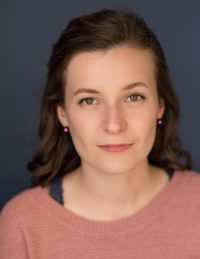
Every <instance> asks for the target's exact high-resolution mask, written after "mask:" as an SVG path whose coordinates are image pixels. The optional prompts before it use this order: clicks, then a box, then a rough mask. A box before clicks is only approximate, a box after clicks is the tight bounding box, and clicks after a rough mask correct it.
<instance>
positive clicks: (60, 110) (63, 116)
mask: <svg viewBox="0 0 200 259" xmlns="http://www.w3.org/2000/svg"><path fill="white" fill-rule="evenodd" d="M56 109H57V116H58V120H59V121H60V123H61V124H62V126H63V127H67V126H68V119H67V113H66V111H65V109H64V107H63V106H61V105H58V106H57V108H56Z"/></svg>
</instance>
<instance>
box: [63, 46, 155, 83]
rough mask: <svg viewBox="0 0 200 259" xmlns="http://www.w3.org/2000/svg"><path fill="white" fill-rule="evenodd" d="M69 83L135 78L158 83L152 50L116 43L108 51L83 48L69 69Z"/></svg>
mask: <svg viewBox="0 0 200 259" xmlns="http://www.w3.org/2000/svg"><path fill="white" fill-rule="evenodd" d="M65 77H66V85H67V86H68V87H69V88H71V87H73V88H74V87H78V86H87V87H93V86H97V87H98V86H99V87H100V86H102V85H107V86H108V85H109V86H111V85H115V86H116V85H125V84H128V83H133V81H135V82H136V81H145V82H146V83H148V84H153V83H155V65H154V60H153V53H152V52H151V50H143V49H138V48H131V47H127V46H121V47H115V48H112V49H109V50H106V51H91V52H83V53H79V54H77V55H75V56H74V57H73V58H72V59H71V60H70V62H69V64H68V66H67V68H66V71H65Z"/></svg>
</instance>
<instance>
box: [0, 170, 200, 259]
mask: <svg viewBox="0 0 200 259" xmlns="http://www.w3.org/2000/svg"><path fill="white" fill-rule="evenodd" d="M0 215H1V216H0V258H1V259H18V258H19V259H23V258H34V259H40V258H41V259H46V258H47V259H55V258H56V259H104V258H105V259H111V258H112V259H113V258H115V259H133V258H136V259H158V258H159V259H190V258H191V259H195V258H196V259H197V258H198V259H199V258H200V175H199V174H197V173H195V172H191V171H186V172H182V171H176V172H175V174H174V176H173V178H172V180H171V181H170V182H168V183H167V184H166V185H165V187H164V188H163V189H162V190H161V191H160V192H159V193H158V194H157V195H156V196H155V197H154V198H153V199H152V200H151V201H150V202H149V203H148V204H147V205H145V206H144V207H143V208H142V209H140V210H139V211H137V212H136V213H134V214H133V215H130V216H127V217H124V218H121V219H117V220H113V221H95V220H90V219H87V218H84V217H82V216H80V215H77V214H75V213H73V212H72V211H70V210H68V209H66V208H65V207H63V206H61V205H60V204H59V203H58V202H56V201H55V200H54V199H52V198H51V197H50V196H49V195H48V194H47V193H46V192H45V191H44V190H43V189H42V188H41V187H39V186H38V187H34V188H32V189H27V190H25V191H23V192H22V193H20V194H18V195H17V196H15V197H14V198H13V199H11V200H10V201H9V202H8V203H7V204H6V205H5V206H4V208H3V210H2V212H1V214H0Z"/></svg>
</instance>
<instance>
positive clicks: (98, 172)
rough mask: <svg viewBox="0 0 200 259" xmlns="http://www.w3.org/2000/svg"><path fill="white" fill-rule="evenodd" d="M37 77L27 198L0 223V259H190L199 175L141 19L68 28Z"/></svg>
mask: <svg viewBox="0 0 200 259" xmlns="http://www.w3.org/2000/svg"><path fill="white" fill-rule="evenodd" d="M48 68H49V70H48V78H47V83H46V86H45V89H44V94H43V99H42V103H41V108H40V113H39V136H40V143H39V146H38V149H37V150H36V152H35V154H34V157H33V160H32V161H31V162H30V163H29V164H28V168H29V170H30V171H31V173H32V175H33V178H32V179H33V182H32V187H31V188H29V189H28V190H25V191H24V192H22V193H21V194H18V195H17V196H16V197H15V198H13V199H12V200H11V201H10V202H8V203H7V205H6V206H5V207H4V209H3V211H2V213H1V223H0V226H1V230H0V233H1V245H0V250H1V253H2V256H1V258H72V259H73V258H87V259H88V258H106V259H108V258H120V259H121V258H123V259H124V258H125V259H126V258H137V259H138V258H142V259H144V258H154V259H156V258H176V259H179V258H181V259H184V258H199V257H200V219H199V214H200V205H199V201H198V195H199V194H200V176H199V175H198V174H197V173H195V172H192V171H191V159H190V155H189V154H188V153H187V152H186V151H185V150H184V149H183V148H182V145H181V142H180V140H179V138H178V136H177V134H176V125H177V120H178V117H179V104H178V100H177V97H176V94H175V92H174V90H173V87H172V85H171V81H170V76H169V72H168V68H167V64H166V60H165V57H164V53H163V50H162V48H161V46H160V44H159V41H158V40H157V38H156V37H155V35H154V34H153V32H152V31H151V30H150V29H149V28H148V27H147V25H146V23H145V22H144V21H143V19H142V18H140V17H139V16H138V15H136V14H135V13H133V12H123V11H115V10H102V11H99V12H96V13H92V14H90V15H84V16H82V17H78V18H75V19H73V20H72V21H71V22H70V23H69V24H68V26H67V28H66V29H65V30H64V31H63V32H62V34H61V36H60V38H59V40H58V41H57V42H56V44H55V45H54V48H53V51H52V55H51V58H50V61H49V64H48Z"/></svg>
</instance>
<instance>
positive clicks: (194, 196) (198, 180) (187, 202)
mask: <svg viewBox="0 0 200 259" xmlns="http://www.w3.org/2000/svg"><path fill="white" fill-rule="evenodd" d="M173 189H174V190H176V189H177V190H178V191H177V196H176V202H177V203H180V204H182V205H183V206H185V207H187V208H188V209H189V208H191V209H192V210H193V212H195V211H196V212H197V214H198V215H199V213H200V201H199V197H200V174H199V173H197V172H195V171H176V172H175V179H174V183H173Z"/></svg>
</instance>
